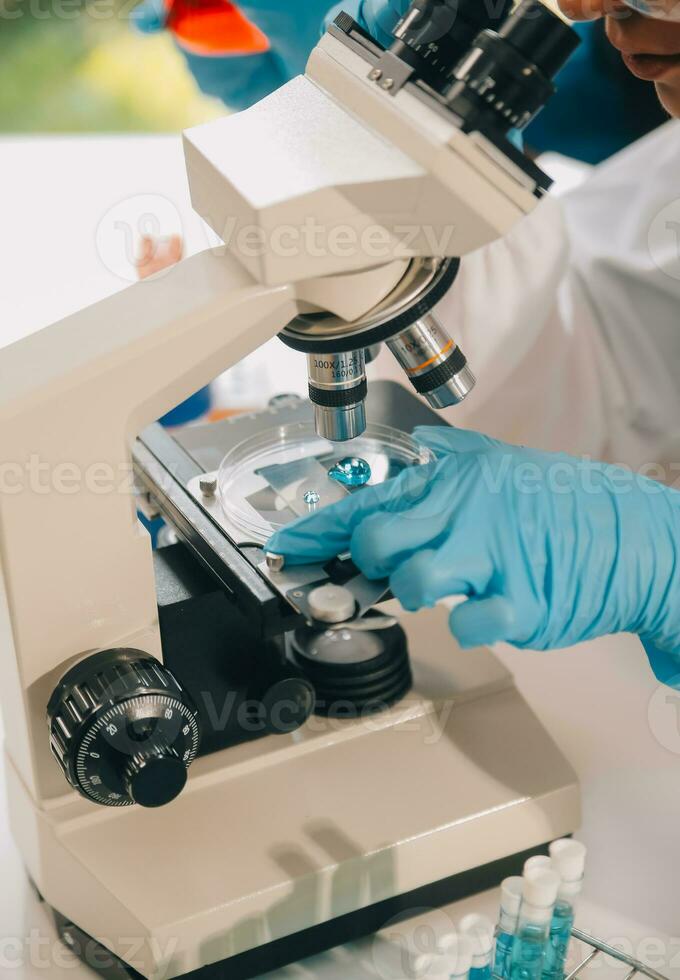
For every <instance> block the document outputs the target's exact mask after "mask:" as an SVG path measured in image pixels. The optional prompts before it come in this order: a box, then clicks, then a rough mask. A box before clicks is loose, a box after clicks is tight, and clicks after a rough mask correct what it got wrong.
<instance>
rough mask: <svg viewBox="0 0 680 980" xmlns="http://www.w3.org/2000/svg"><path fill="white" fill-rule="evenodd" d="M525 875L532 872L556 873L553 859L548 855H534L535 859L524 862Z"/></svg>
mask: <svg viewBox="0 0 680 980" xmlns="http://www.w3.org/2000/svg"><path fill="white" fill-rule="evenodd" d="M523 870H524V873H525V874H526V873H527V871H532V870H540V871H555V870H557V869H556V868H555V867H554V866H553V862H552V858H549V857H548V855H547V854H534V856H533V857H530V858H527V860H526V861H525V862H524V869H523Z"/></svg>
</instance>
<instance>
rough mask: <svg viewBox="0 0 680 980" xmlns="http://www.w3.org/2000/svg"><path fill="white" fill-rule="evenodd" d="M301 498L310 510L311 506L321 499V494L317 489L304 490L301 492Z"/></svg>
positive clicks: (314, 505)
mask: <svg viewBox="0 0 680 980" xmlns="http://www.w3.org/2000/svg"><path fill="white" fill-rule="evenodd" d="M302 499H303V500H304V502H305V503H306V504H307V506H308V507H309V509H310V510H311V509H312V508H313V507H316V505H317V504H318V503H319V501H320V500H321V494H320V493H319V491H318V490H305V492H304V493H303V494H302Z"/></svg>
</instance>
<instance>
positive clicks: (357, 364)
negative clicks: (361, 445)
mask: <svg viewBox="0 0 680 980" xmlns="http://www.w3.org/2000/svg"><path fill="white" fill-rule="evenodd" d="M307 373H308V375H309V399H310V401H311V402H312V404H313V405H314V423H315V425H316V431H317V432H318V434H319V435H320V436H323V438H324V439H329V440H330V441H331V442H346V441H347V440H349V439H356V437H357V436H360V435H361V433H362V432H363V431H364V429H365V428H366V408H365V404H364V402H365V399H366V372H365V360H364V352H363V350H352V351H344V352H343V353H340V354H308V355H307Z"/></svg>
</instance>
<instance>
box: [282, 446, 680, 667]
mask: <svg viewBox="0 0 680 980" xmlns="http://www.w3.org/2000/svg"><path fill="white" fill-rule="evenodd" d="M414 437H415V439H416V440H417V441H418V442H420V443H421V444H425V445H427V446H429V447H430V448H431V449H433V450H434V451H435V452H436V453H437V455H438V456H439V457H440V458H439V459H438V460H437V461H436V462H433V463H428V464H426V465H425V466H420V467H414V468H412V469H409V470H405V471H404V472H403V473H401V474H400V476H399V477H397V478H396V479H394V480H391V481H388V482H387V483H384V484H381V485H378V486H375V487H368V488H366V489H363V490H360V491H358V492H356V493H354V494H353V495H351V496H348V498H347V499H346V500H342V501H340V502H339V503H337V504H333V505H331V506H329V507H327V508H325V509H324V510H321V511H319V512H318V513H316V514H312V515H310V516H309V517H304V518H302V519H301V520H299V521H297V522H296V523H294V524H291V525H289V526H288V527H286V528H284V529H282V530H281V531H278V532H277V533H276V534H275V535H274V536H273V537H272V538H271V539H270V541H269V542H268V544H267V546H266V547H267V550H268V551H273V552H275V553H277V554H282V555H285V557H286V560H287V562H289V563H301V562H311V561H320V560H325V559H328V558H331V557H333V556H335V555H338V554H340V553H342V552H343V551H346V550H348V549H349V550H350V551H351V554H352V558H353V559H354V562H355V564H356V565H357V566H358V567H359V568H360V569H361V570H362V572H363V573H364V574H365V575H366V576H367V577H368V578H371V579H375V578H383V577H389V580H390V585H391V588H392V591H393V593H394V595H395V596H396V597H397V598H398V599H399V600H400V601H401V603H402V605H403V606H404V608H405V609H407V610H416V609H419V608H421V607H423V606H432V605H434V603H436V602H437V601H438V600H439V599H441V598H443V597H446V596H452V595H465V596H467V597H468V599H467V601H466V602H464V603H462V604H460V605H458V606H456V607H455V608H454V609H453V611H452V612H451V615H450V627H451V631H452V633H453V634H454V636H455V637H456V638H457V639H458V641H459V643H460V644H461V646H463V647H474V646H479V645H482V644H488V643H494V642H496V641H499V640H503V641H507V642H510V643H513V644H514V645H515V646H517V647H525V648H530V649H539V650H545V649H549V648H555V647H565V646H570V645H572V644H574V643H578V642H580V641H582V640H587V639H591V638H593V637H597V636H602V635H604V634H607V633H617V632H621V631H630V632H633V633H638V634H639V635H640V637H641V639H642V640H643V642H644V644H645V647H646V649H647V652H648V654H649V657H650V662H651V664H652V668H653V670H654V672H655V674H656V676H657V677H658V679H659V680H661V681H664V682H666V683H671V682H674V681H675V682H677V683H678V684H679V685H680V493H678V492H677V491H674V490H671V489H668V488H666V487H664V486H662V485H661V484H659V483H655V482H653V481H651V480H648V479H645V478H644V477H640V476H637V475H635V474H632V473H630V472H629V471H627V470H623V469H620V468H618V467H614V466H610V465H607V464H603V463H594V462H591V461H588V460H579V459H576V458H573V457H570V456H566V455H562V454H552V453H543V452H538V451H533V450H530V449H524V448H521V447H517V446H511V445H507V444H505V443H500V442H497V441H495V440H493V439H488V438H486V437H485V436H482V435H479V434H478V433H476V432H468V431H463V430H459V429H451V428H418V429H416V430H415V432H414Z"/></svg>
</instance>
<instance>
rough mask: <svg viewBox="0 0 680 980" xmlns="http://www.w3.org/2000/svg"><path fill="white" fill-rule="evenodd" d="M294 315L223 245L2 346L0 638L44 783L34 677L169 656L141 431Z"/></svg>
mask: <svg viewBox="0 0 680 980" xmlns="http://www.w3.org/2000/svg"><path fill="white" fill-rule="evenodd" d="M297 309H298V307H297V301H296V290H295V288H294V287H292V286H262V285H259V284H257V283H256V282H255V281H254V280H253V279H252V278H251V276H250V275H249V274H248V273H247V272H246V271H245V270H244V269H243V267H242V266H241V265H240V264H239V263H238V261H237V260H236V259H235V258H234V257H233V256H230V255H227V254H224V250H221V249H216V250H215V251H212V252H211V251H206V252H203V253H201V254H199V255H197V256H195V257H193V258H190V259H188V260H187V261H185V262H182V263H181V264H179V265H177V266H175V267H174V268H173V269H171V270H170V271H168V272H167V273H165V274H161V275H160V276H158V277H154V278H153V279H149V280H147V281H145V282H142V283H139V284H137V285H134V286H132V287H130V288H129V289H126V290H124V291H123V292H120V293H118V294H116V295H114V296H111V297H110V298H108V299H105V300H103V301H102V302H100V303H97V304H95V305H94V306H91V307H89V308H87V309H85V310H82V311H81V312H79V313H76V314H74V315H73V316H70V317H67V318H66V319H64V320H62V321H61V322H60V323H57V324H54V325H52V326H50V327H48V328H46V329H45V330H41V331H39V332H37V333H35V334H33V335H32V336H30V337H28V338H26V339H25V340H23V341H20V342H19V343H17V344H14V345H12V346H10V347H8V348H6V349H5V350H4V351H2V352H1V353H0V445H2V459H1V461H0V481H1V483H2V485H1V486H0V554H1V557H2V570H3V574H4V596H2V594H1V593H0V639H2V641H3V642H4V643H6V644H7V646H8V648H9V650H10V651H11V650H13V652H14V655H13V656H10V655H8V656H3V658H2V659H1V663H2V675H1V676H0V693H1V696H2V698H3V705H2V707H3V714H4V720H5V729H6V733H7V735H6V737H7V746H8V749H9V752H10V754H11V755H12V757H13V758H14V762H15V764H17V765H18V767H19V770H20V771H21V772H22V773H24V774H25V779H26V780H27V782H28V783H29V784H30V785H31V788H32V789H33V791H34V792H38V791H39V786H40V784H41V783H42V782H43V780H42V778H41V777H42V775H44V773H45V768H44V767H46V766H47V765H48V761H47V760H48V758H49V756H48V754H47V753H46V754H45V756H44V759H43V760H42V761H39V760H36V759H31V758H29V757H28V753H29V746H31V745H33V746H35V745H42V744H45V747H46V741H47V740H46V739H45V737H44V734H43V733H44V714H43V712H44V703H45V701H44V700H43V696H42V694H41V697H40V698H38V697H34V698H31V697H30V691H31V687H32V685H36V686H37V687H38V688H39V689H40V690H41V689H42V687H43V684H44V683H47V679H49V682H50V683H51V682H52V679H53V677H58V676H59V675H60V674H61V673H63V672H64V670H66V669H67V667H68V666H69V665H70V663H71V662H72V661H74V660H76V659H78V658H79V657H81V656H82V655H83V654H85V653H88V652H91V651H95V650H98V649H102V648H109V647H119V646H132V647H136V648H138V649H140V650H144V651H147V652H149V653H150V654H152V655H154V656H156V657H158V658H161V647H160V638H159V631H158V623H157V608H156V596H155V590H154V576H153V570H152V558H151V545H150V539H149V536H148V534H147V533H146V532H145V531H144V530H143V529H142V527H141V525H140V524H139V523H138V521H137V518H136V513H135V501H134V496H133V492H132V491H133V486H132V463H131V446H132V442H133V440H134V438H135V437H136V435H137V434H138V433H139V431H140V430H141V429H142V428H143V427H144V426H146V425H148V424H150V423H151V422H152V421H153V420H154V419H157V418H158V417H159V416H160V415H162V414H163V413H164V412H166V411H168V410H169V409H171V408H172V407H173V406H174V405H176V404H178V403H179V402H180V401H181V400H182V399H184V398H186V397H188V396H189V395H190V394H191V393H192V392H194V391H196V390H197V389H198V388H200V387H201V386H203V385H205V384H207V383H208V382H209V381H211V380H212V379H213V378H215V377H216V376H217V375H218V374H219V373H220V372H222V371H224V370H226V369H227V368H228V367H230V366H231V365H233V364H235V363H236V362H238V361H240V360H241V359H242V358H243V357H245V356H246V355H247V354H248V353H250V352H251V351H253V350H255V349H256V348H258V347H260V346H261V345H262V344H263V343H265V342H266V341H267V340H269V339H270V338H271V337H273V336H275V335H276V334H277V333H278V332H279V331H280V330H281V329H282V328H283V327H284V326H285V325H286V324H287V323H288V322H289V321H290V320H291V319H292V318H293V317H294V316H295V315H296V313H297ZM41 679H42V683H40V682H41ZM48 686H49V685H48ZM39 702H40V703H41V706H39ZM26 726H28V727H30V728H34V729H35V728H37V729H38V731H36V730H34V731H33V732H32V734H33V736H34V737H32V738H28V737H26V735H27V732H26ZM22 754H23V755H24V757H23V758H21V757H20V756H21V755H22ZM49 766H50V767H52V766H53V762H52V761H51V760H50V761H49ZM50 771H51V769H50Z"/></svg>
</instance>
